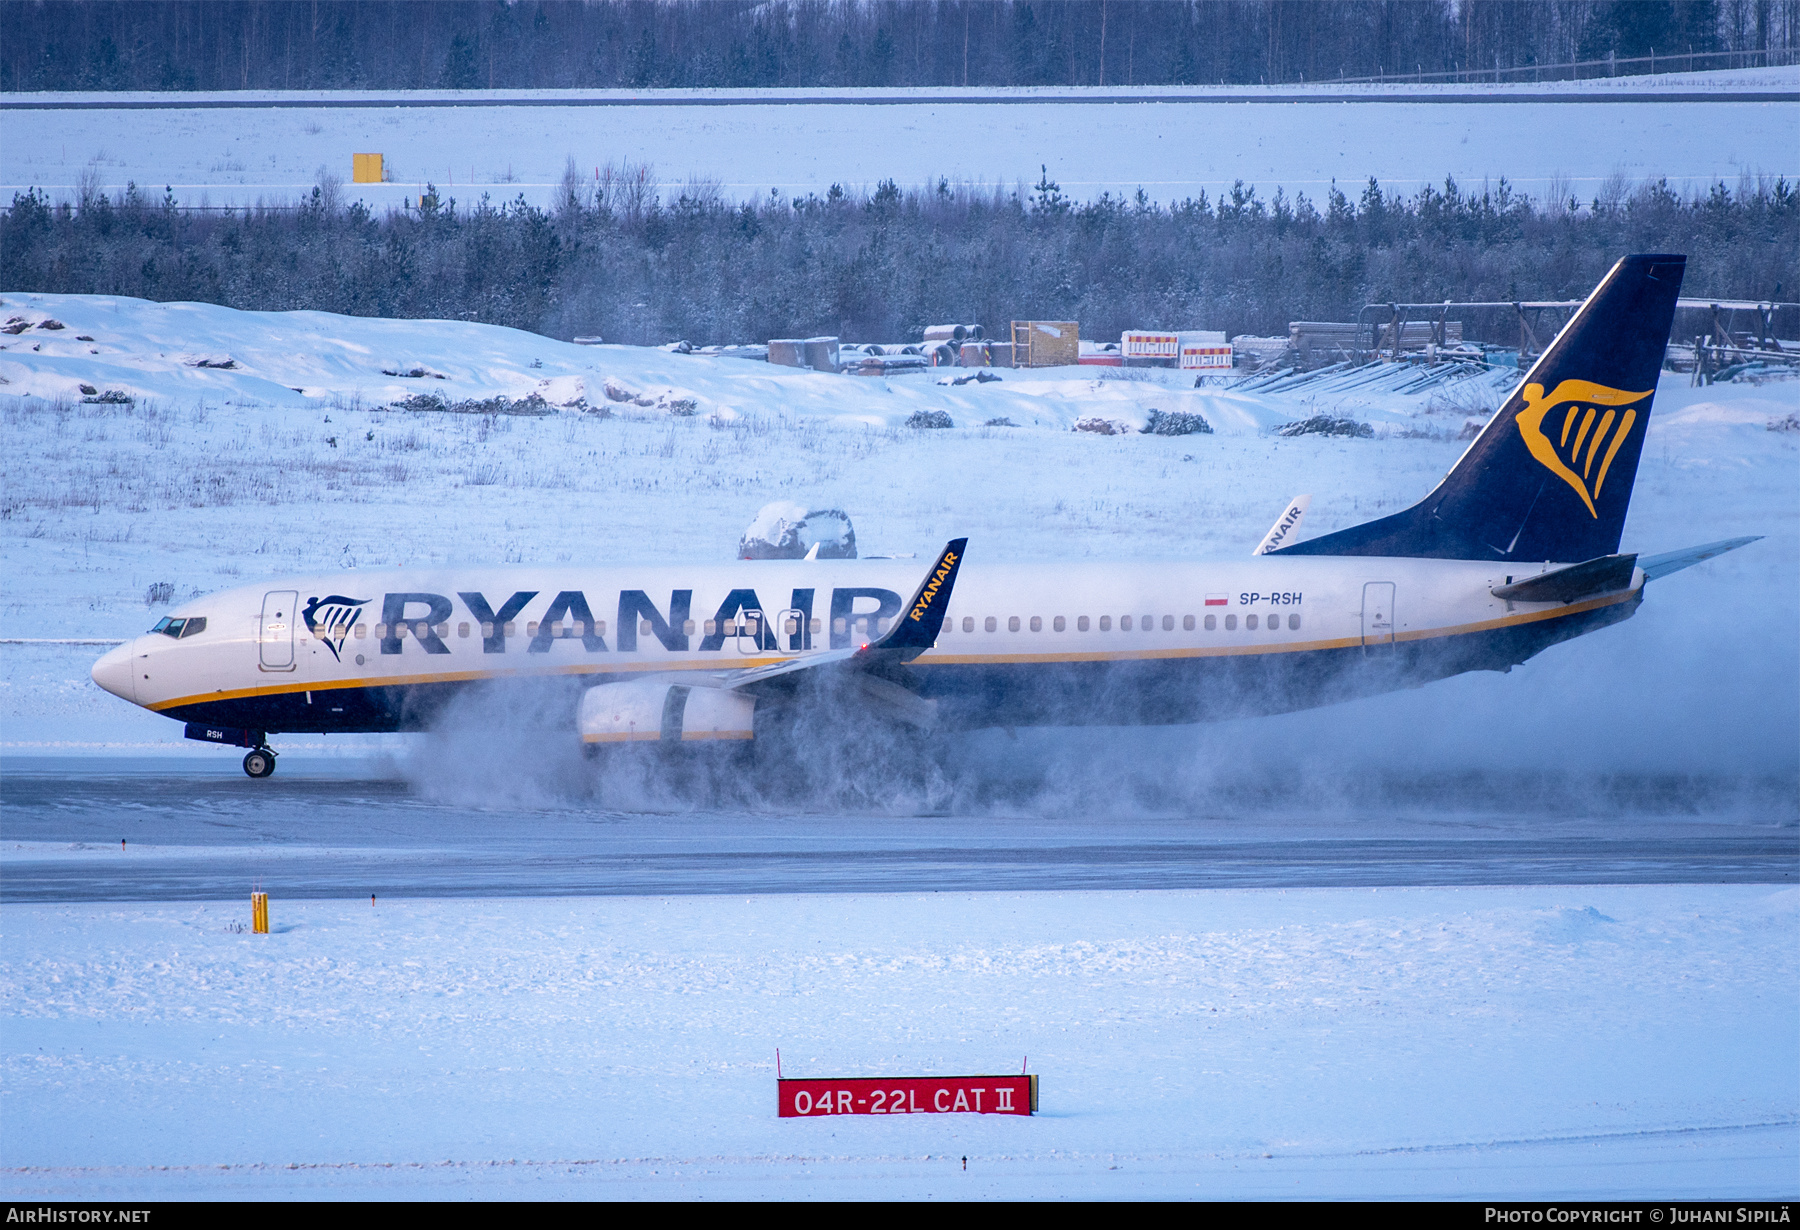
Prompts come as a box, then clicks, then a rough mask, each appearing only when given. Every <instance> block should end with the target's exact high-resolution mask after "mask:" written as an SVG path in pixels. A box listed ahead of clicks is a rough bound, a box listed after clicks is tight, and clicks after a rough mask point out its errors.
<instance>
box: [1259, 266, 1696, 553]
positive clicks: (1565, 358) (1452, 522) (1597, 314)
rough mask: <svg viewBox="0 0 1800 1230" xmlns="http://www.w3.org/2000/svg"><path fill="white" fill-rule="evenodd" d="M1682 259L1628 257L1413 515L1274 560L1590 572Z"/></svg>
mask: <svg viewBox="0 0 1800 1230" xmlns="http://www.w3.org/2000/svg"><path fill="white" fill-rule="evenodd" d="M1686 267H1687V257H1685V256H1660V255H1651V256H1627V257H1625V258H1624V259H1623V260H1621V261H1620V262H1619V263H1618V264H1616V265H1614V266H1613V267H1612V271H1611V272H1610V273H1608V274H1607V275H1606V277H1605V278H1603V279H1602V280H1601V282H1600V285H1599V286H1598V287H1596V288H1595V289H1594V293H1593V294H1591V295H1589V296H1588V299H1587V302H1586V303H1584V304H1582V305H1581V308H1580V310H1579V311H1577V312H1576V313H1575V316H1574V318H1573V319H1571V320H1570V321H1569V323H1568V325H1567V326H1565V327H1564V329H1563V331H1562V332H1561V333H1559V334H1558V335H1557V337H1556V340H1555V341H1554V342H1552V343H1551V344H1550V348H1549V349H1548V350H1546V351H1544V353H1543V356H1542V357H1541V358H1539V359H1538V361H1537V362H1536V363H1534V364H1532V366H1531V370H1530V371H1529V372H1528V373H1526V376H1525V379H1524V380H1523V381H1521V382H1520V384H1519V387H1518V388H1517V389H1515V390H1514V391H1513V394H1512V396H1510V397H1508V398H1507V399H1506V404H1505V405H1503V406H1501V407H1500V410H1499V412H1498V413H1496V414H1495V415H1494V417H1493V418H1492V419H1491V420H1490V421H1489V422H1488V425H1487V426H1486V427H1485V428H1484V429H1483V430H1482V432H1481V434H1480V435H1479V436H1477V437H1476V438H1475V442H1474V443H1473V444H1471V445H1469V449H1468V451H1467V452H1465V453H1464V454H1463V455H1462V458H1461V460H1459V461H1458V462H1457V463H1456V465H1455V466H1453V467H1451V470H1450V473H1449V474H1447V475H1446V476H1445V477H1444V481H1443V482H1441V483H1439V484H1438V485H1437V488H1436V490H1434V491H1432V493H1431V494H1430V495H1428V496H1426V497H1425V498H1424V499H1423V500H1421V501H1420V502H1419V503H1417V504H1415V505H1413V506H1412V507H1411V508H1409V509H1407V510H1406V511H1405V512H1400V513H1395V514H1394V515H1393V516H1391V517H1383V518H1381V519H1380V520H1379V521H1370V522H1368V523H1367V524H1364V525H1358V526H1352V527H1351V528H1350V529H1347V530H1339V531H1338V532H1337V533H1335V534H1326V535H1324V536H1323V537H1320V538H1314V539H1311V540H1310V541H1308V542H1302V543H1296V544H1295V545H1293V546H1291V547H1283V548H1281V549H1280V550H1278V551H1275V552H1271V554H1276V555H1387V556H1403V557H1414V558H1424V559H1491V560H1589V559H1594V558H1596V557H1598V556H1602V555H1612V554H1613V553H1615V552H1616V551H1618V549H1619V538H1620V535H1621V534H1622V533H1623V532H1624V529H1625V510H1626V509H1627V508H1628V507H1629V506H1630V504H1631V486H1632V482H1633V480H1635V479H1636V477H1637V467H1638V455H1639V454H1640V453H1642V452H1643V448H1644V431H1645V429H1646V428H1647V427H1648V426H1649V419H1650V403H1651V402H1652V400H1654V398H1655V396H1656V377H1657V373H1658V372H1660V371H1661V370H1662V362H1663V352H1664V351H1665V349H1666V348H1667V346H1668V343H1669V326H1670V324H1671V323H1672V322H1673V321H1674V318H1675V300H1676V298H1677V296H1679V295H1680V293H1681V277H1682V274H1683V273H1684V272H1685V270H1686Z"/></svg>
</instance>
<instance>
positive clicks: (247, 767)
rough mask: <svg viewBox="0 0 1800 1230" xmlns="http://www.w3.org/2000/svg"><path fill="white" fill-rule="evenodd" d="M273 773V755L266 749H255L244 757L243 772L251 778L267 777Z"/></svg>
mask: <svg viewBox="0 0 1800 1230" xmlns="http://www.w3.org/2000/svg"><path fill="white" fill-rule="evenodd" d="M274 771H275V753H274V752H271V751H270V750H269V749H268V748H266V747H259V748H255V749H254V750H252V751H251V752H250V754H249V755H247V756H245V757H244V772H245V773H248V774H249V775H250V776H251V777H267V776H268V775H269V774H271V773H273V772H274Z"/></svg>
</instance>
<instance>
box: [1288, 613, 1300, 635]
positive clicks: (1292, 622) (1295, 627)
mask: <svg viewBox="0 0 1800 1230" xmlns="http://www.w3.org/2000/svg"><path fill="white" fill-rule="evenodd" d="M1288 631H1289V632H1298V631H1300V617H1299V616H1298V615H1289V616H1288Z"/></svg>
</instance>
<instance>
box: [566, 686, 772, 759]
mask: <svg viewBox="0 0 1800 1230" xmlns="http://www.w3.org/2000/svg"><path fill="white" fill-rule="evenodd" d="M755 710H756V697H754V696H750V695H747V694H746V693H743V692H730V691H726V690H724V689H722V688H697V687H689V686H687V685H685V684H678V683H675V684H672V683H668V682H666V681H659V680H654V679H634V680H630V681H629V682H625V683H604V684H601V685H600V686H599V687H593V688H589V689H588V690H587V691H585V692H583V693H582V694H581V707H580V710H579V712H578V716H577V725H578V726H579V727H580V730H581V741H582V742H583V743H588V744H594V743H655V742H662V743H696V742H702V741H707V740H715V739H749V738H751V737H753V734H754V731H753V728H752V725H751V718H752V715H753V714H754V713H755Z"/></svg>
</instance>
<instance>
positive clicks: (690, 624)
mask: <svg viewBox="0 0 1800 1230" xmlns="http://www.w3.org/2000/svg"><path fill="white" fill-rule="evenodd" d="M681 635H683V636H692V635H694V621H693V620H691V619H684V620H682V621H681Z"/></svg>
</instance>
